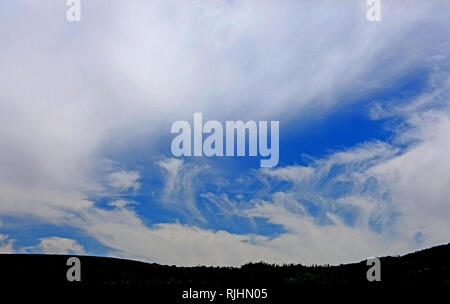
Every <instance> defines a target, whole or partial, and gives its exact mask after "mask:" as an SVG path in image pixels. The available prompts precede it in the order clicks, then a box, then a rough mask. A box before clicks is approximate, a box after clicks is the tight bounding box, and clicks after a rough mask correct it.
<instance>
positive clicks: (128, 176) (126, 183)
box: [108, 171, 141, 192]
mask: <svg viewBox="0 0 450 304" xmlns="http://www.w3.org/2000/svg"><path fill="white" fill-rule="evenodd" d="M139 178H140V174H139V172H138V171H118V172H113V173H110V174H109V175H108V184H109V186H111V187H113V188H116V189H117V190H119V191H126V190H130V189H131V190H134V191H135V192H136V191H137V190H139V188H140V187H141V184H140V183H139V181H138V180H139Z"/></svg>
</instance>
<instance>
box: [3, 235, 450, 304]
mask: <svg viewBox="0 0 450 304" xmlns="http://www.w3.org/2000/svg"><path fill="white" fill-rule="evenodd" d="M69 257H71V256H65V255H20V254H0V286H1V287H2V290H8V289H7V288H8V286H11V287H20V288H22V289H23V288H24V287H25V288H27V287H41V288H44V289H45V288H51V289H54V288H61V289H66V288H67V289H73V290H77V291H83V290H85V289H91V290H94V289H95V290H96V291H99V290H100V291H102V290H103V291H108V290H113V291H117V290H122V291H124V290H125V291H126V290H131V289H133V290H134V289H136V288H137V289H139V290H145V291H146V294H147V295H148V297H147V298H148V300H149V301H148V302H149V303H152V301H150V300H151V299H156V298H163V299H165V301H164V302H165V303H207V302H215V303H241V302H243V301H244V300H242V299H241V298H237V299H236V298H235V300H233V296H232V295H236V293H235V292H236V291H241V294H242V293H243V292H242V289H247V290H249V291H247V294H246V297H247V299H246V300H245V301H244V302H245V303H269V302H270V303H272V302H273V303H278V302H280V301H281V300H280V299H281V298H282V297H289V298H290V299H293V298H296V297H297V298H300V297H302V296H303V295H304V294H306V293H312V292H314V293H317V294H318V295H319V296H320V295H324V296H326V295H328V296H330V292H340V291H341V292H353V291H355V292H356V291H357V292H361V291H365V292H369V294H377V295H380V294H381V293H383V292H384V291H385V290H388V289H396V290H404V291H407V292H408V293H409V294H411V293H414V292H418V291H420V290H423V289H424V288H425V287H427V288H428V287H431V288H440V289H442V288H443V289H445V290H448V291H449V292H450V243H449V244H447V245H441V246H437V247H433V248H430V249H426V250H423V251H418V252H415V253H411V254H408V255H404V256H401V257H383V258H380V261H381V281H380V282H369V281H368V280H367V278H366V273H367V271H368V269H369V268H370V266H367V265H366V261H361V262H359V263H354V264H346V265H340V266H312V267H307V266H302V265H285V266H275V265H269V264H265V263H256V264H247V265H244V266H242V267H240V268H231V267H176V266H164V265H158V264H148V263H142V262H137V261H130V260H122V259H115V258H103V257H92V256H78V258H79V260H80V263H81V281H79V282H76V281H74V282H69V281H68V280H67V278H66V274H67V271H68V269H69V268H70V266H67V265H66V262H67V259H68V258H69ZM23 290H24V289H23ZM206 290H208V291H213V290H215V291H216V297H215V299H214V301H211V299H203V300H199V299H196V298H195V291H206ZM230 290H231V291H230ZM233 290H234V291H233ZM257 290H259V291H257ZM263 290H265V292H262V291H263ZM189 291H190V293H189ZM186 293H187V295H189V296H190V297H191V299H190V300H185V299H183V295H186ZM265 294H267V295H266V296H264V295H265ZM202 295H203V296H205V293H203V294H202ZM250 295H253V299H251V298H250V299H249V297H250ZM256 295H258V298H259V299H255V298H256ZM197 296H200V294H197ZM263 297H264V299H263ZM157 302H160V301H157ZM363 302H364V301H363Z"/></svg>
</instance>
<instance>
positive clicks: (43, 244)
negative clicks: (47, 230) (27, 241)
mask: <svg viewBox="0 0 450 304" xmlns="http://www.w3.org/2000/svg"><path fill="white" fill-rule="evenodd" d="M36 249H37V250H39V251H41V252H43V253H47V254H69V253H75V254H84V253H85V251H84V248H83V246H81V245H80V244H78V242H77V241H75V240H72V239H68V238H61V237H56V236H53V237H46V238H42V239H40V242H39V245H37V246H36Z"/></svg>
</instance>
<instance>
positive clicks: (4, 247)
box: [0, 234, 14, 253]
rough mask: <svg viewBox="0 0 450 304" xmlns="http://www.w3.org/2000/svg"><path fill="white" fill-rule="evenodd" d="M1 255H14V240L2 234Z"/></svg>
mask: <svg viewBox="0 0 450 304" xmlns="http://www.w3.org/2000/svg"><path fill="white" fill-rule="evenodd" d="M0 253H14V240H13V239H10V238H9V237H8V236H7V235H5V234H0Z"/></svg>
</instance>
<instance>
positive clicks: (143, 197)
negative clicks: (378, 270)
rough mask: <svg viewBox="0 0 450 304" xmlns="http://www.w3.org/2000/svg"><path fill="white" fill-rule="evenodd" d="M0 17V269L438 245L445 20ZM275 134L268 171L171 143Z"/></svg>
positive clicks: (447, 10)
mask: <svg viewBox="0 0 450 304" xmlns="http://www.w3.org/2000/svg"><path fill="white" fill-rule="evenodd" d="M68 8H69V7H68V6H67V5H66V1H62V0H61V1H55V0H38V1H31V0H28V1H27V0H2V1H1V2H0V252H3V253H60V254H83V255H84V254H88V255H98V256H113V257H121V258H129V259H135V260H141V261H147V262H156V263H161V264H169V265H173V264H175V265H189V266H192V265H220V266H230V265H231V266H238V265H242V264H244V263H247V262H250V261H253V262H257V261H266V262H269V263H278V264H283V263H301V264H305V265H311V264H340V263H348V262H356V261H360V260H364V259H366V258H368V257H371V256H383V255H397V254H405V253H408V252H412V251H416V250H419V249H423V248H427V247H430V246H435V245H439V244H444V243H448V242H449V241H450V221H449V220H448V219H449V217H450V201H449V197H450V158H449V157H448V155H450V108H449V106H450V103H449V98H450V76H449V75H450V74H449V72H450V58H449V55H450V39H449V37H450V19H449V18H448V16H449V14H450V3H449V2H448V1H446V0H434V1H419V0H410V1H394V0H382V1H381V20H380V21H379V22H369V21H368V20H367V18H366V12H367V10H368V6H367V5H366V1H363V0H352V1H345V2H344V1H340V2H339V3H337V2H336V1H331V0H329V1H328V0H322V1H306V0H305V1H294V0H283V1H269V0H263V1H255V0H239V1H238V0H233V1H230V0H228V1H225V0H218V1H207V0H196V1H183V2H180V1H175V0H166V1H159V0H148V1H143V0H142V1H140V0H133V1H119V0H109V1H105V0H93V1H86V0H81V21H80V22H68V21H67V19H66V13H67V10H68ZM194 113H202V114H203V119H204V121H208V120H216V121H219V122H221V123H225V121H237V120H242V121H249V120H254V121H279V125H280V127H279V141H280V144H279V151H280V159H279V163H278V165H277V166H276V167H273V168H261V167H260V158H258V157H249V156H245V157H206V156H203V157H174V156H173V155H172V153H171V149H170V147H171V142H172V140H173V138H174V134H171V133H170V130H171V125H172V123H173V122H175V121H178V120H185V121H188V122H190V123H192V122H193V116H194Z"/></svg>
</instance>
